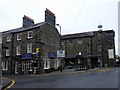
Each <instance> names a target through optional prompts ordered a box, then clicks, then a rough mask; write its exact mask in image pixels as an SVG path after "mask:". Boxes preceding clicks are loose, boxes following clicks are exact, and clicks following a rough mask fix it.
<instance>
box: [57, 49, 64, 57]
mask: <svg viewBox="0 0 120 90" xmlns="http://www.w3.org/2000/svg"><path fill="white" fill-rule="evenodd" d="M57 57H65V50H59V51H57Z"/></svg>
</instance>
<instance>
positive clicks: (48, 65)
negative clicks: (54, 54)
mask: <svg viewBox="0 0 120 90" xmlns="http://www.w3.org/2000/svg"><path fill="white" fill-rule="evenodd" d="M44 69H50V61H47V60H45V61H44Z"/></svg>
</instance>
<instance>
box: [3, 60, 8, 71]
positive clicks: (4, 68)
mask: <svg viewBox="0 0 120 90" xmlns="http://www.w3.org/2000/svg"><path fill="white" fill-rule="evenodd" d="M2 70H8V61H2Z"/></svg>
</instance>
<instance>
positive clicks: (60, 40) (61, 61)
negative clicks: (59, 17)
mask: <svg viewBox="0 0 120 90" xmlns="http://www.w3.org/2000/svg"><path fill="white" fill-rule="evenodd" d="M56 25H57V26H58V27H59V28H60V50H61V26H60V25H59V24H56ZM60 71H61V72H62V60H61V63H60Z"/></svg>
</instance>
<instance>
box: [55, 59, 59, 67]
mask: <svg viewBox="0 0 120 90" xmlns="http://www.w3.org/2000/svg"><path fill="white" fill-rule="evenodd" d="M59 66H60V61H59V60H58V59H55V60H54V68H55V69H57V68H58V67H59Z"/></svg>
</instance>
